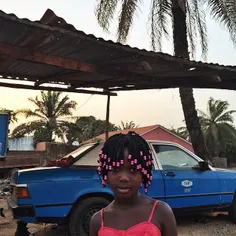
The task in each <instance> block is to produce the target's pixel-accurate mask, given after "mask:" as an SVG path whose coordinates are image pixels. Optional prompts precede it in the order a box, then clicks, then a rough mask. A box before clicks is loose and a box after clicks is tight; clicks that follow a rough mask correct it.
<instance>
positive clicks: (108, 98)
mask: <svg viewBox="0 0 236 236" xmlns="http://www.w3.org/2000/svg"><path fill="white" fill-rule="evenodd" d="M110 100H111V95H110V94H108V95H107V110H106V130H105V140H107V139H108V138H109V137H108V136H109V116H110Z"/></svg>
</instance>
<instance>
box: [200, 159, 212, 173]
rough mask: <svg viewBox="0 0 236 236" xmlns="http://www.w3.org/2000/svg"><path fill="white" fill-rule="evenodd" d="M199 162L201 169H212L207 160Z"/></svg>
mask: <svg viewBox="0 0 236 236" xmlns="http://www.w3.org/2000/svg"><path fill="white" fill-rule="evenodd" d="M198 163H199V167H200V170H201V171H207V170H209V169H210V167H209V163H208V162H207V161H199V162H198Z"/></svg>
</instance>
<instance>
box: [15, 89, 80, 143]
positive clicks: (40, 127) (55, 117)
mask: <svg viewBox="0 0 236 236" xmlns="http://www.w3.org/2000/svg"><path fill="white" fill-rule="evenodd" d="M29 101H30V102H31V103H32V104H33V105H34V106H35V109H34V110H31V109H21V110H18V111H16V113H17V115H18V114H22V115H24V116H25V118H36V120H34V121H30V122H26V123H23V124H21V125H19V126H17V127H16V128H15V129H14V130H13V132H12V136H13V137H22V136H24V135H26V134H30V133H33V132H35V135H36V137H38V135H39V133H42V132H43V133H44V135H46V134H45V133H47V135H46V136H47V141H53V139H54V137H60V138H63V133H64V129H65V127H66V126H68V125H69V124H70V123H71V121H67V120H68V119H69V118H70V117H71V116H72V112H73V110H75V108H76V105H77V103H76V102H75V101H72V100H70V98H69V97H68V96H64V97H62V93H61V92H52V91H47V92H43V91H42V92H41V93H40V96H36V97H35V99H33V98H29Z"/></svg>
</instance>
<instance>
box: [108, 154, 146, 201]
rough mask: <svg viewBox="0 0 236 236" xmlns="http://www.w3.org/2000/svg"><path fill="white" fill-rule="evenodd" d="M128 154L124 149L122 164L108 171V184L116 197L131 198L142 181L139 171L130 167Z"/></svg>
mask: <svg viewBox="0 0 236 236" xmlns="http://www.w3.org/2000/svg"><path fill="white" fill-rule="evenodd" d="M128 155H129V153H128V150H125V152H124V164H123V165H122V166H120V167H119V168H118V169H117V170H116V169H113V170H111V171H109V172H108V176H107V177H108V184H109V186H110V188H111V189H112V191H113V192H114V195H115V198H117V199H118V198H119V199H121V198H131V197H133V196H135V195H137V193H138V191H139V188H140V185H141V182H142V174H141V172H140V171H138V170H136V169H135V170H134V169H133V168H132V165H131V164H130V161H129V160H128Z"/></svg>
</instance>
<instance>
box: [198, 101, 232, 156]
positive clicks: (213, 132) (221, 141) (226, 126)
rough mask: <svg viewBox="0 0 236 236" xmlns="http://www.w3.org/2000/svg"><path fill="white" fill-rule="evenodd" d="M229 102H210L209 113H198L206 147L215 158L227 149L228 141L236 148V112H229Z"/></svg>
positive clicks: (208, 105)
mask: <svg viewBox="0 0 236 236" xmlns="http://www.w3.org/2000/svg"><path fill="white" fill-rule="evenodd" d="M228 109H229V103H228V102H227V101H221V100H214V99H213V98H212V97H211V98H210V99H209V100H208V104H207V112H206V113H205V112H203V111H200V110H199V111H198V112H199V119H200V122H201V126H202V130H203V132H204V136H205V141H206V145H207V147H208V149H209V152H210V154H211V155H212V156H213V157H218V156H219V153H220V151H222V150H224V149H225V146H226V141H228V140H229V141H230V142H231V143H232V144H234V146H235V147H236V129H235V127H234V125H233V121H234V119H233V116H232V115H233V114H234V113H236V110H228Z"/></svg>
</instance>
